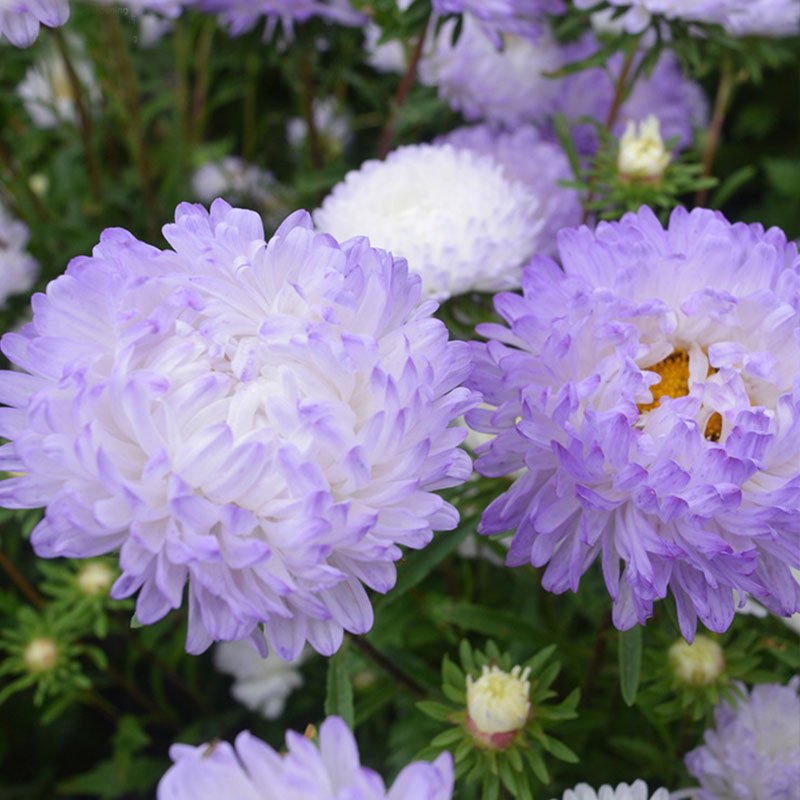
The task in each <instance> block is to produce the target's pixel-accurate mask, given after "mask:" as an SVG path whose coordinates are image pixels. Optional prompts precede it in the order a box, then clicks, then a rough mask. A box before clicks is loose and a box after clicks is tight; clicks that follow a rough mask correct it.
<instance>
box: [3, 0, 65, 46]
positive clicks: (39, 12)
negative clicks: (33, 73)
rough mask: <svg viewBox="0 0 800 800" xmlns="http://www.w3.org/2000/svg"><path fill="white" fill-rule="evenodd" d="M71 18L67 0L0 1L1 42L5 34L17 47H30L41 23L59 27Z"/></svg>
mask: <svg viewBox="0 0 800 800" xmlns="http://www.w3.org/2000/svg"><path fill="white" fill-rule="evenodd" d="M68 18H69V5H68V3H67V0H10V2H8V0H3V2H0V43H2V40H3V37H4V36H5V37H6V38H7V39H8V41H9V42H11V44H13V45H16V46H17V47H29V46H30V45H31V44H33V42H34V41H35V40H36V37H37V36H38V35H39V25H40V24H41V25H47V26H48V27H50V28H57V27H59V26H60V25H63V24H64V23H65V22H66V21H67V19H68Z"/></svg>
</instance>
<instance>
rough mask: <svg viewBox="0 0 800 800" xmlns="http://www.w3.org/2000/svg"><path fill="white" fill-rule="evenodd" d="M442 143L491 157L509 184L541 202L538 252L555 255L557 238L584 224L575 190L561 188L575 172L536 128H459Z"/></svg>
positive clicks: (562, 152) (479, 126)
mask: <svg viewBox="0 0 800 800" xmlns="http://www.w3.org/2000/svg"><path fill="white" fill-rule="evenodd" d="M438 141H440V142H445V143H449V144H452V145H453V146H454V147H461V148H465V149H467V150H472V151H474V152H476V153H485V154H487V155H491V156H492V157H493V158H494V159H495V161H497V162H498V163H499V164H500V166H501V167H502V168H503V173H504V174H505V176H506V177H507V178H508V179H509V180H513V181H519V182H520V183H522V184H523V185H524V186H526V187H527V188H528V189H529V190H530V191H531V193H532V194H533V195H534V196H535V197H536V198H537V199H538V200H539V207H538V212H537V213H538V215H539V216H540V218H541V219H542V220H543V222H544V224H543V226H542V228H541V229H540V231H539V235H538V237H537V239H536V244H535V245H534V252H536V253H540V254H542V255H553V254H555V252H556V234H557V233H558V232H559V231H560V230H561V229H562V228H566V227H570V226H572V225H577V224H578V223H579V222H580V220H581V214H582V209H581V204H580V200H579V198H578V193H577V192H576V191H575V189H569V188H566V187H564V186H559V185H558V182H559V181H561V180H570V179H571V178H572V177H573V176H572V170H571V169H570V166H569V161H568V160H567V157H566V156H565V155H564V151H563V149H562V148H561V147H560V146H559V145H557V144H555V143H554V142H551V141H549V140H548V139H546V138H544V136H543V135H542V134H541V133H540V131H539V129H538V128H536V127H535V126H533V125H522V126H521V127H519V128H516V129H515V130H513V131H497V130H494V129H493V128H492V127H490V126H488V125H473V126H469V127H463V128H458V129H457V130H455V131H453V132H452V133H449V134H447V135H446V136H443V137H441V139H439V140H438Z"/></svg>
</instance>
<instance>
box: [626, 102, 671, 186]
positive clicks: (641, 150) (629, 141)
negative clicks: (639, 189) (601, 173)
mask: <svg viewBox="0 0 800 800" xmlns="http://www.w3.org/2000/svg"><path fill="white" fill-rule="evenodd" d="M669 161H670V154H669V153H668V152H667V150H665V148H664V142H663V141H662V139H661V128H660V126H659V123H658V118H657V117H656V116H655V115H654V114H650V115H649V116H648V117H647V118H646V119H644V120H643V121H642V122H640V123H639V124H638V125H637V123H636V122H634V121H633V120H629V121H628V124H627V126H626V127H625V132H624V133H623V134H622V138H621V139H620V140H619V155H618V156H617V169H618V170H619V174H620V176H621V177H622V178H624V179H627V180H649V181H656V180H658V179H659V178H660V177H661V175H662V174H663V173H664V170H665V169H666V167H667V164H669Z"/></svg>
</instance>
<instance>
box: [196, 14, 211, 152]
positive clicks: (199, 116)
mask: <svg viewBox="0 0 800 800" xmlns="http://www.w3.org/2000/svg"><path fill="white" fill-rule="evenodd" d="M215 30H216V21H215V20H214V19H213V18H210V19H208V20H206V24H205V26H204V27H203V29H202V31H201V32H200V38H199V41H198V43H197V50H196V54H195V60H194V63H195V83H194V94H193V97H192V114H191V125H190V135H189V143H190V144H191V145H194V144H197V142H199V141H200V140H201V139H202V138H203V132H204V131H205V126H206V118H207V116H208V115H207V107H208V82H209V70H208V65H209V63H210V58H209V56H210V54H211V42H212V40H213V38H214V31H215Z"/></svg>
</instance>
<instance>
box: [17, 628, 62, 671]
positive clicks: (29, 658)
mask: <svg viewBox="0 0 800 800" xmlns="http://www.w3.org/2000/svg"><path fill="white" fill-rule="evenodd" d="M22 658H23V660H24V661H25V666H26V667H27V668H28V669H29V670H30V671H31V672H47V671H48V670H50V669H52V668H53V667H54V666H55V665H56V662H57V661H58V645H56V643H55V642H54V641H53V640H52V639H50V638H49V637H45V636H40V637H38V638H36V639H31V641H30V642H28V644H27V646H26V647H25V650H24V651H23V653H22Z"/></svg>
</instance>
